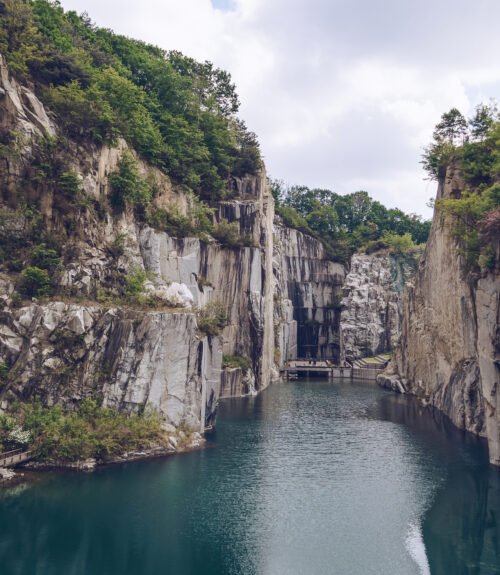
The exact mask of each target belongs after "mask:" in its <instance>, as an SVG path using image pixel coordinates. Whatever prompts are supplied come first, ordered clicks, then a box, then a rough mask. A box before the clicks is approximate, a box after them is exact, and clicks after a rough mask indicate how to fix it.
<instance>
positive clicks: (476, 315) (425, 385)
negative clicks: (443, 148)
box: [380, 166, 500, 465]
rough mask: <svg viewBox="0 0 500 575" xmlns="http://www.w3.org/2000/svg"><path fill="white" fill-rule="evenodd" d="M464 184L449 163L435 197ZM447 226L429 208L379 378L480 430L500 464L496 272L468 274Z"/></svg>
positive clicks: (455, 192) (499, 282) (499, 256)
mask: <svg viewBox="0 0 500 575" xmlns="http://www.w3.org/2000/svg"><path fill="white" fill-rule="evenodd" d="M464 188H465V185H464V182H463V179H462V177H461V175H460V172H459V171H458V169H457V168H456V167H455V166H451V167H450V168H449V169H448V173H447V175H446V178H445V180H444V182H442V183H441V184H440V186H439V190H438V199H440V198H450V197H457V196H459V195H460V194H461V193H462V192H463V190H464ZM450 226H451V221H450V219H449V216H444V215H442V214H439V213H437V214H435V215H434V220H433V223H432V229H431V233H430V236H429V240H428V243H427V247H426V250H425V253H424V257H423V259H422V260H421V262H420V265H419V269H418V272H417V274H416V276H415V281H414V283H413V284H410V285H409V286H408V288H407V290H406V292H405V296H404V299H403V321H402V328H401V342H400V345H399V346H398V348H397V352H396V354H395V356H394V358H393V361H392V362H391V364H390V366H389V368H388V370H387V373H386V374H384V376H381V378H380V381H381V383H384V384H385V383H386V380H387V377H388V376H390V380H391V381H394V382H396V380H398V381H399V383H400V384H401V386H402V388H404V389H405V390H407V392H408V393H411V394H414V395H416V396H418V397H420V398H421V400H422V401H423V402H425V403H427V404H430V405H433V406H435V407H436V408H438V409H440V410H441V411H443V412H444V413H445V414H446V415H447V416H448V417H449V418H450V419H451V421H453V423H454V424H455V425H456V426H457V427H460V428H462V429H466V430H468V431H470V432H472V433H475V434H478V435H481V436H485V437H486V438H487V439H488V445H489V454H490V461H491V463H493V464H495V465H500V409H499V408H500V406H499V393H500V392H499V390H500V369H499V365H500V338H499V335H498V334H499V318H500V276H499V274H498V271H490V272H487V273H486V272H484V273H483V274H482V275H481V277H472V276H471V275H470V274H468V273H467V271H466V270H465V267H464V261H463V257H462V255H461V253H460V248H459V246H458V245H457V242H456V241H455V240H454V238H453V236H452V235H451V233H450ZM499 243H500V242H497V244H496V270H498V269H499V267H500V265H499V262H500V247H499Z"/></svg>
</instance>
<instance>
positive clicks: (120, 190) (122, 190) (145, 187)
mask: <svg viewBox="0 0 500 575" xmlns="http://www.w3.org/2000/svg"><path fill="white" fill-rule="evenodd" d="M109 183H110V185H111V204H112V206H113V207H114V208H115V209H116V210H123V209H124V208H125V206H126V205H127V204H128V205H130V206H141V205H142V206H144V205H147V204H148V203H149V202H150V201H151V196H152V191H151V187H150V186H149V184H148V182H147V181H146V179H145V178H144V177H143V176H141V174H140V173H139V168H138V166H137V162H136V161H135V159H134V157H133V156H132V154H131V153H130V152H127V151H126V152H124V153H123V155H122V157H121V158H120V161H119V162H118V166H117V168H116V170H115V171H114V172H113V173H112V174H110V175H109Z"/></svg>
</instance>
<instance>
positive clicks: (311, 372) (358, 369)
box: [280, 356, 388, 381]
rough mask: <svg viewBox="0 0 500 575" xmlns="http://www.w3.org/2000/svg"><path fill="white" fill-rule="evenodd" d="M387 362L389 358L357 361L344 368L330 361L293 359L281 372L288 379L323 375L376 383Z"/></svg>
mask: <svg viewBox="0 0 500 575" xmlns="http://www.w3.org/2000/svg"><path fill="white" fill-rule="evenodd" d="M387 362H388V357H387V356H377V357H375V358H367V359H361V360H356V361H355V362H354V363H353V364H351V363H349V362H347V361H346V362H345V364H344V365H342V366H340V365H338V364H335V362H334V361H333V360H328V359H293V360H290V361H288V362H287V363H286V364H285V365H284V366H283V367H282V368H281V370H280V372H281V374H282V375H283V376H284V377H285V378H286V379H296V378H298V377H301V376H302V377H304V376H305V377H307V376H309V377H311V376H312V377H314V376H315V375H319V374H321V375H325V376H327V377H328V378H329V379H333V378H347V379H367V380H370V381H376V379H377V376H378V374H379V373H380V371H381V370H382V369H384V368H385V367H386V365H387Z"/></svg>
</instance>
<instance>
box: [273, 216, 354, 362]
mask: <svg viewBox="0 0 500 575" xmlns="http://www.w3.org/2000/svg"><path fill="white" fill-rule="evenodd" d="M274 271H275V296H274V297H275V310H276V311H275V325H276V330H275V347H276V349H277V350H279V358H276V359H277V360H278V359H279V362H281V363H283V362H286V361H287V360H288V359H292V358H297V357H298V358H307V357H312V358H318V359H321V358H328V359H331V358H334V359H335V360H337V361H338V360H339V359H340V356H341V343H340V300H341V297H342V284H343V282H344V278H345V270H344V266H343V265H342V264H339V263H334V262H332V261H331V260H330V259H328V257H327V254H326V252H325V250H324V248H323V245H322V244H321V242H319V241H318V240H316V239H315V238H312V237H310V236H307V235H305V234H303V233H301V232H299V231H297V230H293V229H290V228H286V227H284V226H282V225H280V224H277V225H276V226H275V251H274Z"/></svg>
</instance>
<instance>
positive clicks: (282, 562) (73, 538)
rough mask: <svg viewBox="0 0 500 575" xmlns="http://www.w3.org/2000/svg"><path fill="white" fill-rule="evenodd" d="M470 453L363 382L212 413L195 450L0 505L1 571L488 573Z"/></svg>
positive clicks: (474, 454) (316, 385)
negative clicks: (212, 427) (210, 430)
mask: <svg viewBox="0 0 500 575" xmlns="http://www.w3.org/2000/svg"><path fill="white" fill-rule="evenodd" d="M499 477H500V474H499V473H498V472H496V471H494V470H492V469H490V468H489V466H488V463H487V453H486V448H485V445H484V443H483V442H482V441H478V440H475V439H471V438H470V437H465V436H464V435H463V434H461V433H459V432H457V431H456V430H455V429H454V428H452V427H451V426H450V425H448V424H446V422H444V421H442V420H440V418H439V417H437V416H433V415H432V414H431V413H429V412H426V411H425V412H424V410H422V409H421V408H419V407H418V406H416V405H415V404H414V403H413V402H411V401H409V400H408V399H406V398H401V397H398V396H396V395H393V394H391V393H388V392H385V391H383V390H381V389H379V388H377V387H376V386H373V385H372V384H363V383H355V384H350V383H347V384H342V383H334V384H332V383H327V382H326V381H299V382H288V383H282V384H278V385H275V386H272V387H271V388H270V389H268V390H267V391H266V392H264V393H263V394H261V395H260V396H258V397H257V398H246V399H235V400H230V401H226V402H224V403H222V405H221V407H220V412H219V419H218V427H217V431H216V434H215V435H214V436H213V437H212V439H211V443H210V447H209V448H208V449H205V450H203V451H197V452H193V453H190V454H185V455H181V456H175V457H171V458H168V459H165V460H156V461H146V462H140V463H135V464H128V465H124V466H119V467H111V468H108V469H101V470H99V471H97V472H96V473H93V474H90V475H79V474H64V475H57V476H47V477H44V478H43V479H42V480H41V481H38V482H36V483H34V484H32V485H30V486H28V487H26V488H23V489H17V490H13V491H11V492H4V493H3V494H2V495H1V497H0V574H1V575H14V574H15V575H17V574H19V575H21V574H23V575H24V574H26V575H27V574H30V575H31V574H36V575H62V574H64V575H72V574H73V575H141V574H142V575H327V574H328V575H332V574H338V575H351V574H352V575H372V574H373V575H419V574H429V573H431V574H432V575H469V574H474V575H489V574H495V573H500V549H499V546H500V523H499V521H500V480H499Z"/></svg>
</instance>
